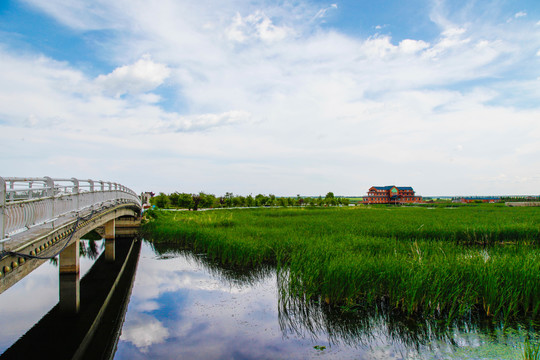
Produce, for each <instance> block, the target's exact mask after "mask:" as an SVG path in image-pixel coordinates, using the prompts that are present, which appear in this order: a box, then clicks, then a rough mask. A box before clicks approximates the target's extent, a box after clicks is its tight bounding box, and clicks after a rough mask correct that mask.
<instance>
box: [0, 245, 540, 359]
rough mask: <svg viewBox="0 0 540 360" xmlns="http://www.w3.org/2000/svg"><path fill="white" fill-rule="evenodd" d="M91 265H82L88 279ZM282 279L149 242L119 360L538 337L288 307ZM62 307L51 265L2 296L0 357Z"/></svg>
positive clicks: (479, 351)
mask: <svg viewBox="0 0 540 360" xmlns="http://www.w3.org/2000/svg"><path fill="white" fill-rule="evenodd" d="M98 244H99V246H98V249H99V250H98V252H100V251H101V249H102V245H101V243H100V242H98ZM92 263H93V260H92V259H90V258H82V259H81V277H82V276H83V274H84V273H85V272H86V271H87V270H88V269H89V267H90V266H91V264H92ZM280 279H283V277H277V275H276V271H275V269H272V268H259V269H251V270H250V271H241V270H239V269H235V268H227V267H223V266H220V265H219V264H216V263H214V262H212V261H209V260H208V259H207V258H206V257H205V256H203V255H198V254H193V253H191V252H190V251H188V250H185V249H180V248H175V247H174V246H172V247H171V246H165V245H161V246H158V247H157V248H155V247H153V246H152V245H151V244H149V243H147V242H143V244H142V249H141V253H140V258H139V264H138V268H137V272H136V276H135V281H134V286H133V289H132V294H131V298H130V302H129V305H128V310H127V313H126V316H125V321H124V324H123V327H122V330H121V335H120V338H119V341H118V345H117V350H116V353H115V359H171V358H173V359H519V358H520V357H521V353H522V346H523V342H524V339H525V337H526V336H530V337H533V339H534V338H535V337H536V334H537V333H538V329H537V328H535V327H531V326H530V325H529V326H523V325H515V326H513V327H510V328H507V329H504V330H503V327H502V326H493V325H489V324H484V323H482V322H481V321H479V320H475V319H471V320H470V321H465V322H463V323H460V324H454V325H453V326H446V325H444V324H442V325H441V324H440V323H433V322H431V321H429V320H424V319H407V318H406V317H403V316H397V315H396V316H394V315H393V314H392V313H391V312H387V313H380V314H376V313H375V312H374V311H371V310H369V309H366V310H365V311H360V312H347V311H343V309H341V310H340V309H330V308H328V307H326V306H324V305H320V304H316V303H312V304H309V306H306V305H305V304H304V303H303V302H300V301H294V299H289V301H282V300H280V299H281V297H280V291H279V289H280V286H282V285H280V284H282V281H280ZM57 301H58V269H57V267H55V266H54V265H53V264H51V263H49V262H48V263H45V264H44V265H42V266H41V267H39V268H38V269H37V270H36V271H34V272H33V273H32V274H30V275H29V276H27V277H26V278H25V279H24V280H22V281H21V282H19V283H17V284H16V285H15V286H14V287H12V288H11V289H9V290H8V291H6V292H5V293H3V294H1V295H0V319H2V324H4V325H5V326H2V327H0V351H1V352H3V351H5V350H6V349H7V348H8V347H9V346H11V344H13V343H14V342H15V341H16V340H17V339H18V338H19V337H20V336H21V335H23V334H24V333H25V332H26V331H27V330H28V329H30V328H31V327H32V326H33V324H34V323H35V322H37V321H38V320H39V319H40V318H41V317H42V316H43V315H44V314H45V313H47V312H48V311H49V309H50V308H52V307H53V306H54V305H55V304H56V303H57Z"/></svg>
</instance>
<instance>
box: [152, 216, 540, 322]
mask: <svg viewBox="0 0 540 360" xmlns="http://www.w3.org/2000/svg"><path fill="white" fill-rule="evenodd" d="M539 215H540V211H539V209H537V208H502V207H482V208H471V207H462V208H457V209H426V208H360V209H358V208H354V209H352V208H341V209H310V208H305V209H255V210H235V211H229V210H222V211H207V212H183V213H166V212H157V213H155V214H154V217H155V218H154V220H153V221H150V222H148V223H147V224H146V225H145V226H144V232H145V234H146V236H147V237H149V238H151V239H153V241H155V242H176V243H181V244H184V245H187V246H190V247H192V248H193V249H194V250H195V251H197V252H205V253H207V255H208V256H209V257H210V258H212V259H215V260H216V261H219V262H221V263H223V264H228V265H231V264H232V265H236V266H259V265H262V264H272V265H277V266H278V268H279V269H286V274H287V278H286V286H285V287H284V288H285V295H286V296H290V297H294V298H301V299H304V300H306V301H310V300H316V301H321V302H326V303H329V304H336V305H341V306H347V307H351V308H354V307H355V306H362V305H363V304H374V303H377V302H385V303H387V304H389V306H390V307H391V308H394V309H399V310H400V311H403V312H405V313H407V314H418V313H421V314H423V315H425V316H432V317H437V318H447V319H449V321H450V320H451V319H453V318H455V317H457V316H463V315H465V314H468V313H471V311H475V312H478V311H481V312H483V313H485V314H486V315H487V316H493V317H497V318H501V319H503V320H505V321H507V320H510V319H513V318H516V317H517V316H523V315H525V316H532V317H534V318H537V317H539V315H540V313H539V311H540V261H539V260H540V259H539V254H540V252H539V251H538V247H537V244H538V240H539V239H540V233H539V232H540V223H539V222H540V217H539Z"/></svg>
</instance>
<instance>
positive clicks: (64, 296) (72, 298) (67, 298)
mask: <svg viewBox="0 0 540 360" xmlns="http://www.w3.org/2000/svg"><path fill="white" fill-rule="evenodd" d="M79 244H80V240H79V239H75V241H74V242H73V243H72V244H71V245H69V246H68V247H66V248H65V249H64V251H62V252H61V253H60V269H59V270H60V309H61V310H62V312H64V313H65V314H66V315H74V314H77V313H78V312H79V306H80V295H81V294H80V285H79Z"/></svg>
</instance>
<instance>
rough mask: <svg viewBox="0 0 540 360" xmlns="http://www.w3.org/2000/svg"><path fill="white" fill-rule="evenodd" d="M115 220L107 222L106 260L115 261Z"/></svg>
mask: <svg viewBox="0 0 540 360" xmlns="http://www.w3.org/2000/svg"><path fill="white" fill-rule="evenodd" d="M115 226H116V222H115V220H114V219H113V220H111V221H109V222H108V223H106V224H105V260H107V261H108V262H113V261H114V258H115V255H114V241H115V240H114V239H115V236H116V234H115Z"/></svg>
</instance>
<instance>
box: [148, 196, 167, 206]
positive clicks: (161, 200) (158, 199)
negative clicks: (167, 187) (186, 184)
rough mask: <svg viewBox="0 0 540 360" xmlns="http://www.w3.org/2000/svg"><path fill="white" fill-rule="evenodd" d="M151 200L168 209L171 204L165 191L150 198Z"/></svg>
mask: <svg viewBox="0 0 540 360" xmlns="http://www.w3.org/2000/svg"><path fill="white" fill-rule="evenodd" d="M150 202H151V203H152V204H153V205H156V206H157V207H158V208H161V209H166V208H168V207H169V205H170V201H169V197H168V196H167V195H166V194H165V193H159V195H158V196H154V197H153V198H152V199H150Z"/></svg>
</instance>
